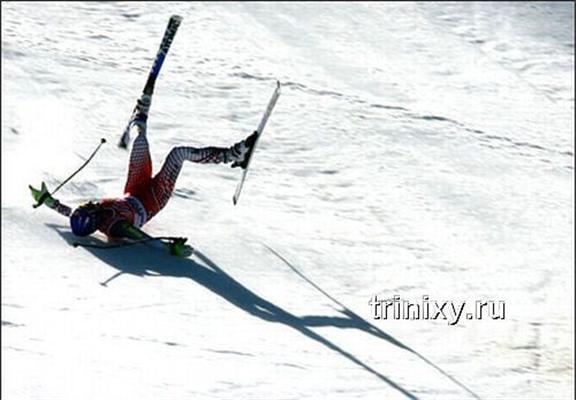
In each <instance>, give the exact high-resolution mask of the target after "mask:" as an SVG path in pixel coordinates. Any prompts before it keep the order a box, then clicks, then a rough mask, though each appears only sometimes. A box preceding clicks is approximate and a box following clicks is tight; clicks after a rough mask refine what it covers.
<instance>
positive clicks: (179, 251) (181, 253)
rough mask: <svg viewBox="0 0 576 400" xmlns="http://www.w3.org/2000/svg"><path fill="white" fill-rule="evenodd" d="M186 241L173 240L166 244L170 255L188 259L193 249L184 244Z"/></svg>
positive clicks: (185, 239) (180, 239)
mask: <svg viewBox="0 0 576 400" xmlns="http://www.w3.org/2000/svg"><path fill="white" fill-rule="evenodd" d="M187 240H188V239H187V238H175V239H172V240H171V241H170V242H169V243H166V245H167V246H168V250H169V251H170V254H172V255H173V256H178V257H190V256H191V255H192V254H193V253H194V249H193V248H192V247H191V246H188V245H187V244H185V243H186V241H187Z"/></svg>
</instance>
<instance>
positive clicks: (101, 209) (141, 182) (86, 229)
mask: <svg viewBox="0 0 576 400" xmlns="http://www.w3.org/2000/svg"><path fill="white" fill-rule="evenodd" d="M181 22H182V18H181V17H180V16H178V15H173V16H171V17H170V20H169V22H168V26H167V28H166V30H165V32H164V37H163V38H162V42H161V44H160V48H159V50H158V53H157V54H156V59H155V60H154V64H153V66H152V69H151V71H150V73H149V75H148V79H147V81H146V85H145V87H144V90H143V93H142V95H141V97H140V99H139V100H138V102H137V104H136V107H135V108H134V112H133V113H132V117H131V118H130V122H129V123H128V126H127V128H126V130H125V131H124V134H123V135H122V139H121V140H120V143H119V145H120V147H123V148H126V147H127V146H128V143H129V141H130V133H131V131H132V130H136V133H137V137H136V140H135V141H134V145H133V147H132V151H131V153H130V164H129V169H128V179H127V181H126V185H125V187H124V194H125V195H124V197H122V198H117V199H103V200H100V201H99V202H89V203H86V204H83V205H81V206H79V207H78V208H76V209H75V210H74V211H72V209H71V208H70V207H68V206H66V205H64V204H62V203H60V201H58V200H57V199H55V198H54V197H53V196H52V194H53V193H55V192H56V191H57V190H58V189H60V188H61V187H62V186H63V185H64V184H65V183H66V182H68V180H70V179H71V178H72V177H73V176H74V175H75V174H76V173H78V172H79V171H80V170H81V169H82V168H84V167H85V166H86V164H87V163H88V162H89V161H90V160H91V158H92V157H93V156H94V154H95V153H96V151H97V150H98V149H96V151H95V152H94V153H93V154H92V156H90V158H89V159H88V160H87V161H86V163H84V165H83V166H82V167H80V169H79V170H78V171H76V172H75V173H74V174H72V176H70V177H69V178H68V179H67V180H66V181H64V182H63V183H61V184H60V186H58V187H57V188H56V189H55V190H54V191H53V192H52V194H50V193H49V192H48V189H47V188H46V184H45V183H44V182H42V185H41V187H40V189H36V188H34V187H32V186H30V191H31V192H32V197H34V200H36V205H35V207H38V206H40V205H41V204H46V205H47V206H48V207H50V208H52V209H54V210H56V211H57V212H59V213H60V214H62V215H65V216H67V217H70V226H71V228H72V232H73V233H74V234H75V235H77V236H88V235H90V234H92V233H94V232H96V231H97V230H98V231H101V232H103V233H104V234H106V235H107V236H108V237H111V238H127V239H131V240H134V241H137V242H148V243H151V244H153V245H155V246H160V247H163V248H164V247H167V248H168V250H169V251H170V253H171V254H174V255H183V256H187V255H190V254H191V253H192V248H191V247H190V246H187V245H186V244H185V241H186V239H185V238H168V239H169V240H168V241H167V242H164V241H161V240H159V239H161V238H153V237H151V236H149V235H148V234H146V233H145V232H143V231H142V230H140V229H139V228H141V227H142V226H143V225H144V224H145V223H146V222H148V221H150V220H151V219H152V218H153V217H154V216H155V215H156V214H157V213H158V212H159V211H160V210H161V209H162V208H164V206H165V205H166V204H167V203H168V200H169V199H170V196H171V194H172V191H173V190H174V185H175V183H176V179H177V178H178V174H179V173H180V170H181V169H182V164H183V163H184V161H191V162H196V163H202V164H208V163H210V164H218V163H232V167H241V168H242V169H244V173H243V175H242V180H241V181H240V184H239V185H238V187H237V190H236V194H235V195H234V204H236V202H237V201H238V196H239V194H240V190H241V188H242V184H243V183H244V178H245V177H246V172H247V168H248V166H249V164H250V158H251V155H252V152H253V151H254V149H255V147H256V144H257V142H258V138H259V135H260V134H261V133H262V131H263V129H264V126H265V124H266V121H267V119H268V117H269V115H270V113H271V112H272V108H273V107H274V104H275V103H276V100H277V99H278V96H279V94H280V83H279V82H278V83H277V88H276V90H275V92H274V95H273V96H272V99H271V100H270V103H269V104H268V107H267V109H266V112H265V113H264V117H263V119H262V121H261V122H260V125H259V126H258V130H257V131H255V132H254V133H252V134H251V135H250V136H248V137H247V138H246V139H245V140H243V141H240V142H238V143H236V144H234V145H233V146H231V147H229V148H224V147H204V148H195V147H175V148H173V149H172V151H170V153H169V154H168V157H166V160H165V161H164V165H163V166H162V168H161V169H160V172H158V173H157V174H156V175H155V176H152V161H151V159H150V149H149V147H148V140H147V138H146V123H147V120H148V111H149V109H150V104H151V102H152V94H153V92H154V85H155V83H156V78H157V77H158V74H159V73H160V69H161V68H162V64H163V62H164V59H165V58H166V55H167V53H168V50H169V49H170V46H171V44H172V40H173V39H174V36H175V34H176V31H177V30H178V27H179V25H180V23H181ZM104 142H105V140H104V139H103V140H102V143H104ZM99 147H100V146H99ZM99 147H98V148H99ZM165 239H166V238H165Z"/></svg>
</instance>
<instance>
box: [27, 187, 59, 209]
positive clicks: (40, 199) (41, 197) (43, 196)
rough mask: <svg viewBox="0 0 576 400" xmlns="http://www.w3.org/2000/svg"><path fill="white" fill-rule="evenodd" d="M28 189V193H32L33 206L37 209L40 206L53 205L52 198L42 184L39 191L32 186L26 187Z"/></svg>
mask: <svg viewBox="0 0 576 400" xmlns="http://www.w3.org/2000/svg"><path fill="white" fill-rule="evenodd" d="M28 187H29V188H30V192H31V193H32V197H33V198H34V200H36V205H35V206H34V207H35V208H36V207H39V206H41V205H42V204H46V205H47V206H48V207H50V206H52V205H54V201H55V200H54V198H53V197H52V196H51V195H50V193H49V192H48V188H47V187H46V184H45V183H44V182H42V185H41V187H40V189H36V188H34V187H33V186H32V185H28Z"/></svg>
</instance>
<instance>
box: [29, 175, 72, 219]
mask: <svg viewBox="0 0 576 400" xmlns="http://www.w3.org/2000/svg"><path fill="white" fill-rule="evenodd" d="M28 187H29V188H30V192H31V193H32V197H33V198H34V200H36V204H39V203H40V202H41V203H40V204H45V205H46V206H47V207H50V208H51V209H53V210H55V211H56V212H58V213H59V214H62V215H64V216H66V217H69V216H70V214H72V209H71V208H70V207H68V206H67V205H65V204H62V203H60V201H58V199H55V198H54V197H52V195H51V194H50V193H49V192H48V188H46V184H45V183H44V182H42V185H41V187H40V189H35V188H34V187H32V185H29V186H28Z"/></svg>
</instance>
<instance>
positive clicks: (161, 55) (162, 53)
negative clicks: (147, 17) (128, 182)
mask: <svg viewBox="0 0 576 400" xmlns="http://www.w3.org/2000/svg"><path fill="white" fill-rule="evenodd" d="M181 22H182V17H180V16H179V15H173V16H171V17H170V21H168V26H167V27H166V31H164V37H163V38H162V42H161V43H160V48H159V49H158V53H156V58H155V59H154V64H152V69H151V70H150V73H149V74H148V79H147V80H146V85H145V86H144V90H143V92H142V96H145V95H146V96H151V95H152V92H153V91H154V84H155V83H156V78H157V77H158V74H159V73H160V69H161V68H162V64H164V59H165V58H166V55H167V54H168V50H169V49H170V45H171V44H172V40H173V39H174V36H175V35H176V31H177V30H178V27H179V26H180V23H181ZM137 107H138V106H137V105H136V107H135V108H134V111H136V109H137ZM132 116H134V112H133V113H132ZM132 122H133V121H132V117H131V118H130V121H129V122H128V126H127V127H126V129H125V130H124V133H123V134H122V138H121V139H120V142H119V143H118V146H120V147H122V148H124V149H125V148H127V147H128V143H129V142H130V128H131V126H132Z"/></svg>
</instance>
